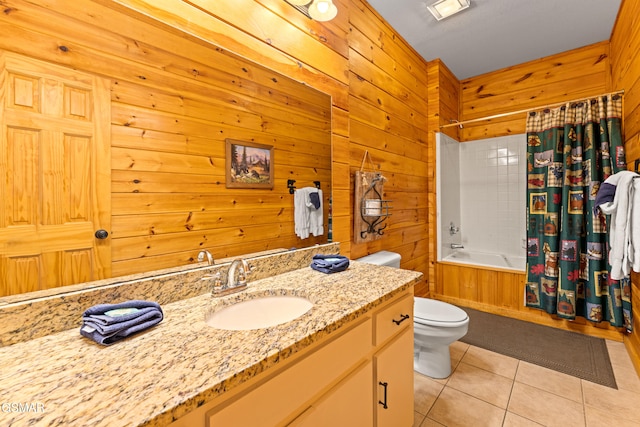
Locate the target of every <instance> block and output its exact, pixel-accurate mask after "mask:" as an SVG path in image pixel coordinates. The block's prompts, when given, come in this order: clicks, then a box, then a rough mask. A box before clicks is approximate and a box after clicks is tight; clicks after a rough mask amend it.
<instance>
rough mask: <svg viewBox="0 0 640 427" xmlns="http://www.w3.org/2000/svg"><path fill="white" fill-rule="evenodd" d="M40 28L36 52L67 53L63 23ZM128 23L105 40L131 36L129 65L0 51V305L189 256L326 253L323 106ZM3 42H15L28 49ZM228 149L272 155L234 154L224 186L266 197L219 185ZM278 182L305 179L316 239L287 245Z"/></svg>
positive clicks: (285, 198)
mask: <svg viewBox="0 0 640 427" xmlns="http://www.w3.org/2000/svg"><path fill="white" fill-rule="evenodd" d="M42 25H43V28H45V29H46V31H43V33H46V34H48V35H43V40H42V43H53V45H58V44H59V40H62V39H64V40H67V39H69V38H70V37H71V38H72V40H71V42H74V40H73V35H68V34H57V35H56V32H57V31H58V32H59V31H61V30H59V28H63V27H64V26H63V25H61V26H53V25H51V24H49V23H46V22H43V23H42ZM140 25H141V26H143V27H144V29H142V28H138V29H137V30H136V29H134V28H125V29H124V30H122V31H120V30H119V32H120V34H118V36H117V37H118V38H125V39H127V38H128V37H130V40H131V41H132V44H133V43H134V42H133V40H134V36H135V43H136V45H144V50H145V52H144V53H145V55H144V59H141V58H140V56H139V52H138V51H137V50H135V49H131V50H126V49H117V48H112V47H111V46H105V45H100V46H98V45H97V42H95V41H93V42H92V41H91V40H93V39H91V40H82V41H81V42H82V43H80V40H78V43H79V44H82V45H84V46H85V47H87V46H88V47H87V48H93V49H95V51H96V52H94V54H93V55H92V60H90V61H85V60H82V59H81V58H76V59H72V58H69V59H68V61H69V63H68V64H67V65H65V66H62V65H58V64H54V63H53V62H51V60H50V58H49V57H47V56H46V55H47V54H46V52H39V51H38V50H37V47H34V48H33V51H32V52H30V54H31V55H32V56H33V57H27V56H23V54H17V53H11V52H3V51H0V58H1V61H0V73H1V75H2V77H3V78H2V80H0V81H1V82H2V84H3V85H4V87H3V88H2V89H3V90H2V94H1V95H0V97H1V98H2V99H1V100H0V101H1V105H2V106H3V107H2V108H3V112H2V114H4V115H5V117H6V120H5V122H4V123H3V126H4V129H2V134H3V135H8V136H7V138H6V140H5V141H4V143H2V144H0V148H1V149H2V153H1V155H2V159H1V160H2V161H0V175H1V176H3V177H5V176H6V177H9V178H10V179H9V186H8V188H7V190H6V192H5V194H6V195H9V194H13V195H14V197H13V198H11V197H3V200H2V201H0V215H2V218H0V219H2V220H3V222H0V240H4V242H5V243H0V273H1V277H0V279H2V280H3V282H2V283H1V286H0V297H2V296H8V295H14V296H13V297H10V300H11V301H15V300H16V297H15V295H16V294H20V295H22V294H24V298H25V299H28V298H30V297H32V296H33V295H30V294H28V292H32V291H36V290H43V289H55V291H54V292H55V293H59V292H60V290H61V289H64V288H62V287H64V286H69V285H74V284H78V283H85V282H91V281H94V280H99V279H102V278H109V277H119V276H125V275H131V274H140V273H142V274H145V273H146V272H151V271H156V270H160V269H165V268H170V267H184V266H187V268H190V267H191V266H194V267H195V266H200V267H201V266H202V265H204V264H197V259H196V258H197V254H198V252H199V251H200V250H203V249H207V250H208V251H210V253H211V254H212V255H213V257H214V259H215V260H220V259H223V258H229V257H235V256H239V255H244V254H248V253H260V254H262V253H265V251H267V252H268V251H274V250H275V251H278V250H283V249H290V248H292V247H306V246H311V245H315V244H319V243H326V242H327V218H328V212H329V199H330V194H331V98H330V96H329V95H327V94H324V93H321V92H319V91H317V90H315V89H313V88H311V87H309V86H307V85H305V84H302V83H299V82H297V81H294V80H293V79H291V78H289V77H286V76H284V75H281V74H278V73H276V72H274V71H272V70H269V69H267V68H265V67H262V66H260V65H258V64H255V63H252V62H250V61H248V60H246V59H244V58H242V57H240V56H237V55H234V54H231V53H229V52H227V51H224V50H223V49H219V48H215V47H213V46H211V45H206V44H204V43H202V42H201V41H197V40H194V39H192V38H189V37H187V36H185V35H184V34H176V33H175V32H170V31H167V30H166V29H162V28H159V27H155V26H151V25H146V24H142V23H141V24H140ZM117 27H118V28H124V27H123V26H122V25H118V26H117ZM143 30H144V31H143ZM134 31H135V32H134ZM73 34H75V33H73ZM19 37H20V36H19V35H17V36H16V38H17V40H15V45H17V46H18V45H24V46H26V45H29V43H30V42H29V40H26V39H25V40H19ZM114 37H115V36H114ZM96 40H98V38H96ZM92 43H95V45H94V46H92ZM27 51H29V49H27ZM98 52H102V53H104V52H107V54H99V53H98ZM34 58H35V59H34ZM74 61H75V62H74ZM60 99H63V100H64V102H59V100H60ZM54 110H55V114H50V112H51V111H54ZM54 116H55V118H54ZM26 117H29V120H26ZM34 117H37V119H34ZM43 135H44V136H45V137H44V138H43ZM229 139H231V140H234V141H240V142H246V146H247V147H249V148H251V147H254V146H259V147H268V148H269V149H272V150H271V151H270V153H272V154H271V156H272V157H271V156H270V157H269V158H268V159H267V161H265V159H264V158H261V157H259V156H257V155H253V154H252V152H251V150H247V151H244V150H243V152H242V153H237V156H238V157H237V158H238V159H239V162H240V163H241V164H242V167H241V168H240V167H237V165H235V167H234V171H233V177H234V180H236V181H238V182H239V181H241V180H242V179H245V177H241V176H239V175H236V174H244V175H246V179H247V180H250V179H251V178H252V177H255V176H256V175H261V174H263V173H270V179H271V180H272V188H269V187H268V186H267V187H265V186H260V185H258V186H252V185H248V186H244V187H243V186H240V188H239V187H238V186H237V185H235V186H231V188H227V187H228V185H226V184H227V183H226V180H227V179H228V176H229V171H228V170H227V169H228V168H230V167H231V166H230V165H229V164H227V163H228V162H227V160H226V156H227V155H228V153H227V152H226V150H227V144H226V141H227V140H229ZM239 146H241V147H244V144H242V145H239ZM43 159H44V160H43ZM3 168H4V170H2V169H3ZM290 181H294V183H293V186H294V187H296V188H298V189H300V188H302V187H314V186H315V184H314V182H316V181H317V182H319V186H320V188H321V190H322V192H323V197H322V209H323V218H324V234H323V235H320V236H311V237H309V238H307V239H300V238H299V237H298V236H296V234H295V232H294V196H295V194H292V193H291V192H290V187H291V186H292V185H291V183H290ZM69 224H70V225H69ZM67 226H68V227H67ZM72 226H73V227H72ZM76 288H77V286H74V287H73V289H76ZM70 289H71V288H70ZM3 300H5V301H7V299H3V298H0V303H2V301H3Z"/></svg>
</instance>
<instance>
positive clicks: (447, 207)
mask: <svg viewBox="0 0 640 427" xmlns="http://www.w3.org/2000/svg"><path fill="white" fill-rule="evenodd" d="M443 140H446V142H445V144H444V147H443V144H442V141H443ZM436 141H438V139H437V138H436ZM452 141H453V142H455V141H454V140H453V139H451V138H448V137H447V136H446V135H445V136H444V137H441V139H440V142H441V143H440V144H438V146H439V147H440V151H441V152H442V155H443V159H440V163H441V165H440V167H439V168H438V171H439V175H438V178H439V182H440V184H439V186H438V195H439V196H440V197H439V198H440V199H441V200H440V203H439V205H438V206H439V209H438V212H439V214H440V216H439V217H440V218H441V227H440V229H441V230H440V231H441V232H442V238H441V239H439V242H441V245H440V246H441V247H442V254H441V255H442V256H443V257H444V256H446V254H447V252H448V251H450V249H449V250H448V248H449V245H450V243H452V242H453V241H454V240H455V238H458V237H459V236H458V235H457V236H453V238H452V237H451V236H449V233H448V226H449V223H450V221H452V220H453V221H454V222H455V221H456V219H458V220H459V223H460V227H461V230H460V231H461V233H460V234H461V238H462V244H463V245H464V246H465V249H469V250H472V251H479V252H491V253H502V254H511V255H520V256H524V255H525V249H524V239H525V238H526V224H525V221H526V217H525V209H526V199H525V197H526V164H527V162H526V158H527V157H526V156H527V145H526V136H525V135H510V136H506V137H500V138H488V139H483V140H477V141H472V142H465V143H457V142H455V145H454V144H453V143H452ZM456 149H457V151H458V164H457V172H458V174H459V175H458V176H457V177H455V176H452V175H455V173H456V166H455V165H454V164H455V161H454V160H451V159H450V157H452V156H454V155H455V154H454V152H455V150H456ZM451 165H454V166H453V167H451ZM455 197H458V202H457V205H456V203H455V201H451V200H449V199H450V198H455ZM456 209H457V212H456ZM452 218H453V219H452ZM456 224H457V223H456ZM445 229H446V230H447V231H446V233H445V232H444V230H445ZM439 237H440V236H439ZM456 242H457V241H456Z"/></svg>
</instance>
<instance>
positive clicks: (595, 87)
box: [458, 41, 612, 141]
mask: <svg viewBox="0 0 640 427" xmlns="http://www.w3.org/2000/svg"><path fill="white" fill-rule="evenodd" d="M609 67H610V60H609V42H608V41H603V42H600V43H595V44H592V45H589V46H585V47H583V48H579V49H574V50H571V51H568V52H563V53H560V54H557V55H552V56H548V57H545V58H540V59H537V60H535V61H530V62H526V63H523V64H519V65H515V66H512V67H508V68H504V69H501V70H498V71H494V72H491V73H487V74H482V75H480V76H476V77H471V78H468V79H464V80H462V81H461V82H460V85H461V95H460V118H459V119H460V121H465V120H473V119H479V118H483V117H487V116H491V115H495V114H502V113H510V112H513V111H520V110H527V109H535V108H538V107H542V106H545V105H549V104H555V103H558V102H564V101H570V100H573V99H580V98H585V97H589V96H595V95H600V94H603V93H606V92H607V91H610V90H612V89H611V87H610V86H609V85H608V79H607V74H608V72H609ZM525 123H526V114H525V113H522V114H518V115H511V116H507V117H503V118H498V119H493V120H487V121H479V122H475V123H469V124H465V125H464V128H463V129H460V130H459V135H460V138H459V139H458V140H459V141H473V140H477V139H483V138H490V137H496V136H505V135H512V134H519V133H524V132H525Z"/></svg>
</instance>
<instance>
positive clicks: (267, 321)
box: [205, 295, 313, 331]
mask: <svg viewBox="0 0 640 427" xmlns="http://www.w3.org/2000/svg"><path fill="white" fill-rule="evenodd" d="M249 298H250V299H246V300H244V301H239V302H235V303H231V304H230V305H229V304H226V305H223V306H222V307H219V308H214V309H213V310H211V311H210V312H209V313H208V314H207V315H206V317H205V321H206V323H207V325H209V326H212V327H214V328H218V329H226V330H231V331H240V330H248V329H262V328H268V327H270V326H275V325H279V324H281V323H286V322H290V321H292V320H294V319H297V318H298V317H300V316H302V315H303V314H305V313H306V312H307V311H309V310H310V309H311V307H313V303H312V302H311V301H309V300H308V299H307V298H305V297H302V296H297V295H257V296H254V297H251V295H249Z"/></svg>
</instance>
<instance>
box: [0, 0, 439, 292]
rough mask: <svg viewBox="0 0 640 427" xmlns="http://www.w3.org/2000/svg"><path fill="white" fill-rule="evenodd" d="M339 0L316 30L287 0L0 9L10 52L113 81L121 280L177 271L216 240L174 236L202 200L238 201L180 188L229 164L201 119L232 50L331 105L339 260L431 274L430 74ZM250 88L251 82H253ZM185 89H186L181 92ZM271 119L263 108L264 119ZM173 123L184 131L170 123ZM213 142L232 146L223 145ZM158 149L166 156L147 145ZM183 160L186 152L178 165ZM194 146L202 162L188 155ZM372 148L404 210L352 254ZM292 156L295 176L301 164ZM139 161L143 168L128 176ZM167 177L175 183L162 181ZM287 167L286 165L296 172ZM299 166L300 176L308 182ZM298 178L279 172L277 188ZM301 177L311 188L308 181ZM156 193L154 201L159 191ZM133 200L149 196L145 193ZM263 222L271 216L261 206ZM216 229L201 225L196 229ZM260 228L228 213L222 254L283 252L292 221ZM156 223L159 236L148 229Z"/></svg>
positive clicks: (121, 1) (139, 0)
mask: <svg viewBox="0 0 640 427" xmlns="http://www.w3.org/2000/svg"><path fill="white" fill-rule="evenodd" d="M334 3H335V4H336V6H337V7H338V9H339V13H338V16H337V17H336V19H334V20H332V21H330V22H326V23H319V22H315V21H312V20H309V19H308V18H306V17H305V16H304V15H302V14H301V13H299V12H298V11H296V10H295V9H294V8H292V7H291V6H290V5H288V4H287V3H286V2H284V1H283V0H234V1H215V2H211V1H205V0H191V1H157V0H116V1H111V0H93V1H87V0H85V1H82V2H70V1H69V2H64V6H63V7H61V6H60V5H59V4H58V5H56V4H52V3H50V2H47V1H44V0H7V1H5V2H3V10H4V13H3V14H2V16H0V28H1V29H2V33H3V34H12V37H11V38H8V37H5V38H2V41H0V48H2V49H6V50H9V51H13V52H17V53H22V54H25V55H28V56H32V57H35V58H39V59H43V60H46V61H50V62H53V63H57V64H61V65H66V66H70V67H72V68H77V69H80V70H86V71H89V72H93V73H96V74H99V75H102V76H106V77H109V78H111V79H113V80H114V86H113V92H112V101H113V113H114V123H113V135H112V138H113V140H114V145H113V151H114V160H113V168H112V169H113V170H112V173H113V187H114V190H113V201H114V206H113V212H112V215H113V218H114V227H117V228H116V230H117V233H116V232H115V231H114V234H116V235H117V234H120V236H121V237H122V239H121V240H120V241H119V242H116V241H115V240H116V239H115V237H117V236H116V235H114V255H116V256H115V257H114V260H115V263H114V264H117V265H114V275H118V274H124V273H131V272H134V271H146V270H150V269H156V268H160V267H163V266H168V264H169V263H173V262H175V258H176V257H175V256H174V254H173V253H172V251H173V248H171V247H170V246H171V245H173V244H174V243H175V244H179V245H180V246H181V247H187V246H189V247H193V248H194V249H199V248H200V244H202V245H203V246H204V247H207V246H208V245H209V244H211V241H212V239H209V238H207V239H206V240H205V239H204V238H203V237H202V235H203V233H202V230H193V231H191V232H187V231H184V232H182V234H181V238H180V239H176V240H175V241H174V240H173V239H171V238H169V237H168V236H169V233H171V232H173V231H175V227H178V228H179V227H180V225H183V224H181V222H184V220H185V218H186V214H187V213H188V212H191V210H192V209H196V208H198V207H199V206H200V205H201V204H202V203H201V201H198V200H197V199H199V198H200V199H201V200H202V198H205V199H206V200H207V201H208V202H211V203H222V204H223V205H225V206H226V205H229V209H231V207H230V204H231V203H233V202H232V201H231V199H232V198H233V197H228V198H223V199H220V198H217V199H216V198H215V196H214V197H212V194H211V193H208V192H207V191H213V190H208V188H207V184H211V185H212V186H215V187H219V186H220V185H219V184H218V182H219V181H220V179H221V177H222V175H221V173H220V172H218V173H217V174H214V176H213V178H215V179H214V180H213V181H211V180H208V181H201V182H198V185H194V186H193V187H192V188H191V190H192V192H193V197H192V198H189V197H186V198H185V197H183V198H179V199H174V198H173V197H172V195H173V194H175V192H177V191H181V190H182V189H184V188H185V185H184V184H179V183H181V182H182V183H185V182H193V179H194V178H195V176H197V175H202V173H203V172H204V171H205V170H207V169H208V167H209V166H208V165H207V162H208V160H207V159H208V157H209V156H211V157H212V158H213V159H214V163H216V162H218V159H221V157H220V156H221V153H222V152H221V151H220V149H219V148H218V149H216V151H215V152H213V153H210V152H209V151H208V150H206V151H207V152H206V153H203V152H202V147H203V146H205V145H207V144H208V143H209V142H210V141H208V139H209V135H204V134H203V132H202V122H203V120H204V119H203V118H202V116H201V114H202V113H203V112H204V111H205V110H209V109H214V111H218V112H221V111H220V110H219V109H218V110H215V109H216V108H218V107H219V104H215V103H211V102H210V100H209V94H210V92H207V91H206V90H203V91H202V92H201V91H200V89H199V88H202V87H203V86H200V85H203V83H202V81H201V80H203V79H204V77H206V76H205V74H208V73H212V72H213V70H216V69H219V70H225V69H226V67H236V66H237V63H236V62H233V60H231V59H229V56H230V53H234V54H237V55H239V56H241V57H243V58H246V59H247V60H249V61H253V62H255V63H257V64H260V65H261V66H262V67H265V68H266V70H267V71H258V68H255V69H253V68H252V69H251V70H250V73H251V74H252V77H253V78H261V79H262V78H263V77H264V80H263V81H261V83H262V84H264V85H265V86H268V85H269V76H268V74H269V73H268V70H273V71H276V72H279V73H282V74H283V75H285V76H287V77H290V78H292V79H294V80H296V81H299V82H303V83H304V84H305V85H308V86H310V87H313V88H315V89H318V90H319V91H321V92H324V93H326V94H327V95H329V96H330V97H331V103H332V105H331V180H332V187H331V190H332V194H333V212H332V213H333V240H334V241H339V242H341V250H342V252H343V253H344V254H345V255H347V256H350V257H351V258H357V257H360V256H363V255H366V254H368V253H371V252H374V251H377V250H381V249H385V250H391V251H397V252H399V253H401V254H402V256H403V262H402V265H403V267H405V268H410V269H416V270H420V271H424V272H425V273H426V272H427V262H428V253H429V248H428V242H429V233H428V229H427V224H428V200H427V186H428V182H427V181H426V180H425V178H426V177H427V176H428V174H429V173H430V172H429V171H432V170H433V167H434V164H433V159H430V158H429V156H430V151H429V150H427V149H426V148H427V145H428V144H429V142H428V138H427V119H426V111H427V72H426V68H427V65H426V63H425V61H424V60H423V59H422V58H421V57H420V56H419V55H417V54H416V53H415V52H414V51H413V50H412V49H411V48H410V47H409V46H408V45H407V44H406V43H405V42H404V41H403V40H402V39H401V38H400V37H399V36H398V35H397V34H396V33H395V31H393V30H392V29H391V28H390V27H389V26H388V25H387V24H386V23H385V22H384V21H383V20H382V19H381V18H380V17H379V16H378V15H377V14H376V13H375V12H373V11H372V10H371V9H370V7H369V6H368V4H367V3H366V2H364V1H360V0H335V1H334ZM61 46H65V48H64V49H62V48H61ZM229 61H231V62H229ZM194 64H196V66H194ZM261 69H262V68H261ZM232 74H233V73H232ZM167 76H171V79H168V80H167ZM176 76H177V77H176ZM142 77H144V79H143V78H142ZM242 77H243V78H244V77H245V74H243V75H242ZM163 79H164V80H163ZM169 81H171V82H172V83H167V82H169ZM248 83H249V81H248V80H243V85H247V84H248ZM174 84H175V85H177V86H173V87H172V85H174ZM165 85H166V86H167V87H165ZM205 86H206V84H205ZM178 89H179V90H178ZM183 91H184V92H186V93H188V94H189V97H193V98H194V99H193V100H191V99H190V98H189V102H188V103H187V102H185V99H182V98H181V97H180V94H181V93H182V92H183ZM307 107H309V108H310V109H312V108H313V107H310V106H309V105H307ZM255 113H256V114H258V113H257V112H255ZM264 113H265V110H264V109H262V110H261V111H260V114H264ZM176 115H178V116H179V117H180V119H181V124H180V125H176V124H174V123H172V122H171V118H172V117H175V116H176ZM134 117H135V118H134ZM252 118H255V117H254V116H252ZM308 118H309V117H305V119H308ZM270 119H275V118H274V117H270ZM252 123H256V122H252ZM318 125H319V126H320V124H318ZM136 127H138V128H145V129H146V128H149V129H150V130H151V129H153V131H154V132H151V131H149V132H146V133H145V136H144V138H141V133H140V132H137V131H136V130H135V129H136ZM184 127H189V128H190V129H191V130H193V132H194V134H193V135H192V137H191V138H190V139H189V143H188V144H187V143H186V141H185V140H179V138H178V140H171V138H168V139H167V138H165V139H162V138H160V137H159V135H160V134H166V133H171V132H175V131H176V129H178V128H179V129H180V130H179V131H178V132H177V133H179V132H182V131H184ZM168 130H169V132H167V131H168ZM250 130H251V132H254V134H255V135H257V134H259V133H260V130H259V129H258V128H252V129H250ZM251 132H249V133H251ZM301 136H302V135H299V134H297V133H295V134H294V135H291V137H292V138H293V140H294V141H295V144H296V145H299V144H302V143H303V140H304V138H301ZM213 139H215V140H218V141H220V140H221V139H220V138H219V137H218V136H217V137H215V138H213ZM239 139H241V138H239ZM161 140H162V144H161ZM151 144H153V146H154V147H155V148H153V149H150V146H151ZM290 145H291V146H292V145H293V143H290ZM175 150H178V151H181V152H180V154H179V155H177V156H176V152H175ZM189 150H191V151H192V152H189V153H187V152H186V151H189ZM365 150H369V152H370V153H371V155H372V157H373V159H374V162H375V163H376V167H378V168H379V170H380V171H381V172H382V173H383V175H385V177H387V179H388V181H387V182H386V184H385V193H386V194H385V197H386V198H388V199H390V200H393V216H392V217H391V219H390V220H389V226H388V227H387V229H386V230H385V235H384V237H383V238H381V239H379V240H377V241H375V242H372V243H365V244H359V245H352V244H351V242H352V234H353V231H352V230H353V223H352V212H353V207H352V206H353V205H352V203H353V201H352V191H353V183H352V179H353V178H352V176H353V172H354V171H355V170H357V169H358V168H359V167H360V162H361V159H362V155H363V153H364V151H365ZM294 154H295V153H293V152H292V156H291V160H290V162H291V166H292V167H294V166H295V165H294V163H296V162H297V159H296V158H295V155H294ZM318 159H319V157H318ZM132 160H135V166H134V168H133V169H135V172H132V171H131V170H129V169H131V168H129V166H128V165H130V164H131V161H132ZM145 165H146V166H145ZM158 168H160V169H161V170H163V172H166V175H162V177H163V178H167V177H168V178H169V180H167V179H161V174H159V173H158ZM290 170H292V169H291V168H287V170H286V173H287V174H288V173H290ZM293 170H294V174H296V175H297V174H299V173H301V172H300V170H299V169H293ZM283 173H284V171H283ZM173 177H175V178H176V179H175V180H173V179H172V178H173ZM287 178H288V176H284V175H282V174H281V175H279V176H276V180H277V181H279V182H276V185H278V186H279V185H281V184H280V183H281V182H282V180H286V179H287ZM294 179H299V181H300V182H302V181H308V180H307V179H306V178H302V177H301V175H298V176H296V177H294ZM133 180H138V181H140V182H139V183H132V181H133ZM187 186H188V185H187ZM150 189H152V192H153V195H151V194H149V193H148V191H150ZM327 189H328V188H327ZM136 190H138V194H134V191H136ZM229 194H231V192H230V193H229ZM234 194H235V193H234ZM253 194H256V195H257V194H258V193H253ZM327 195H328V192H327ZM134 197H135V198H134ZM280 197H281V198H282V199H281V198H280ZM285 197H286V201H284V198H285ZM289 197H290V196H289V195H288V193H287V194H286V196H285V195H284V194H278V195H276V194H275V193H274V194H271V193H270V194H266V193H263V194H261V195H260V196H256V200H254V201H253V205H252V207H254V208H257V207H259V206H262V204H263V203H264V204H272V203H275V204H276V206H279V205H278V204H279V203H289V202H290V200H291V199H290V198H289ZM258 199H260V200H258ZM134 200H135V202H134ZM160 202H162V203H160ZM176 202H178V203H181V204H182V203H184V204H185V206H186V207H185V210H184V212H183V213H182V216H178V217H177V218H171V219H168V217H167V220H166V221H165V222H164V223H163V224H162V227H156V226H155V224H157V222H156V221H157V219H158V218H159V217H163V218H164V215H165V213H164V211H165V209H164V208H162V207H161V206H167V204H171V203H176ZM258 203H260V205H258ZM132 210H136V212H137V213H143V214H144V215H147V216H148V217H149V218H153V219H152V220H150V222H148V223H136V221H133V220H132V219H131V218H130V217H129V215H131V214H132V212H131V211H132ZM257 212H264V213H268V212H266V211H263V210H262V207H260V211H256V213H257ZM269 212H271V211H269ZM274 212H275V211H274ZM289 218H290V216H289ZM216 220H217V218H202V219H200V220H198V224H199V225H201V224H213V222H212V221H216ZM254 220H255V218H251V219H247V221H246V222H245V220H244V219H242V220H240V223H242V224H243V225H244V226H245V227H243V228H242V232H241V231H240V229H241V227H240V224H239V223H236V222H233V221H235V219H233V220H232V219H231V218H230V217H228V216H226V217H225V221H231V222H232V223H233V225H232V227H231V229H230V231H229V233H227V234H225V235H224V236H223V237H224V239H223V240H225V241H227V239H229V242H230V243H229V244H226V245H223V246H222V247H217V248H216V249H219V253H214V255H215V256H216V257H221V256H225V255H233V254H234V253H235V254H237V253H243V252H250V251H255V250H261V249H267V248H270V247H272V246H273V245H275V244H276V242H275V241H274V235H276V234H278V233H284V231H281V230H282V229H283V228H284V227H285V226H284V224H283V223H281V224H279V225H278V230H274V229H273V228H271V229H269V227H262V226H251V227H249V225H250V224H253V223H254V222H255V221H254ZM176 221H177V222H176ZM203 226H204V227H213V225H203ZM152 227H153V232H155V233H156V234H155V235H154V234H152V233H150V232H149V230H151V229H152ZM245 228H246V230H245ZM291 229H292V226H291ZM244 232H250V233H254V232H255V233H260V234H261V236H262V237H263V238H262V240H261V243H260V242H258V243H257V244H251V245H249V244H246V240H247V239H246V236H240V235H239V234H240V233H244ZM165 233H166V234H165ZM159 235H160V236H159ZM187 236H188V237H187ZM191 236H199V237H191ZM259 240H260V239H259ZM155 242H158V244H156V243H155ZM278 244H279V245H281V246H285V245H286V246H299V245H300V242H299V241H295V240H294V241H292V240H289V241H288V242H284V241H282V240H281V241H279V242H278ZM196 253H197V252H196V251H195V250H194V251H191V252H189V253H186V252H185V253H184V256H182V257H181V259H180V261H179V262H178V263H185V262H189V261H190V260H191V259H192V258H193V256H194V255H195V254H196ZM425 284H426V279H425ZM418 292H426V286H423V288H422V291H420V287H418Z"/></svg>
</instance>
